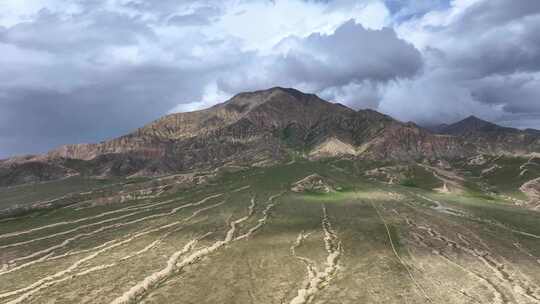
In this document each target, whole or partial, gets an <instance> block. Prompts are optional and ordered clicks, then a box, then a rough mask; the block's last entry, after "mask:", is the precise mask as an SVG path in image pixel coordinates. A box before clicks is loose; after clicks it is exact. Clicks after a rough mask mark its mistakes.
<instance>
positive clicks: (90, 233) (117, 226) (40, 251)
mask: <svg viewBox="0 0 540 304" xmlns="http://www.w3.org/2000/svg"><path fill="white" fill-rule="evenodd" d="M221 196H223V194H222V193H219V194H213V195H210V196H208V197H205V198H204V199H202V200H200V201H198V202H195V203H188V204H184V205H181V206H178V207H175V208H173V209H172V210H170V211H169V212H164V213H158V214H153V215H149V216H146V217H142V218H139V219H134V220H131V221H128V222H123V223H115V224H111V225H107V226H103V227H100V228H98V229H96V230H93V231H90V232H86V233H80V234H77V235H75V236H72V237H70V238H68V239H65V240H64V241H62V242H61V243H60V244H57V245H53V246H51V247H48V248H45V249H42V250H39V251H36V252H34V253H32V254H30V255H27V256H22V257H18V258H15V259H12V260H10V261H8V263H7V264H8V266H9V267H8V269H10V268H11V267H15V266H17V264H16V263H17V262H20V261H25V260H28V259H32V258H35V257H37V256H40V255H43V254H49V253H50V252H52V251H54V250H57V249H60V248H63V247H65V246H67V245H68V244H70V243H71V242H73V241H76V240H78V239H81V238H83V237H88V236H93V235H96V234H98V233H101V232H103V231H106V230H110V229H113V228H120V227H124V226H127V225H132V224H135V223H140V222H142V221H147V220H151V219H156V218H161V217H166V216H171V215H174V214H176V213H177V212H179V211H180V210H182V209H185V208H188V207H197V206H200V205H202V204H204V203H206V202H207V201H209V200H211V199H214V198H218V197H221ZM131 215H133V214H131ZM124 217H126V215H124V216H122V217H119V218H124ZM117 219H118V218H117ZM107 222H110V220H107ZM62 234H63V233H62ZM5 272H6V271H4V272H0V275H2V274H3V273H5Z"/></svg>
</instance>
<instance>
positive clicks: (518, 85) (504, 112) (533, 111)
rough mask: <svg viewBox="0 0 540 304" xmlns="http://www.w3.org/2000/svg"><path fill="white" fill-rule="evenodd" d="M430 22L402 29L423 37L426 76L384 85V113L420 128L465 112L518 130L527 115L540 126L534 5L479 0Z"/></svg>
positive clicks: (539, 49) (538, 24)
mask: <svg viewBox="0 0 540 304" xmlns="http://www.w3.org/2000/svg"><path fill="white" fill-rule="evenodd" d="M429 18H431V19H429ZM429 18H428V19H424V20H422V19H418V20H413V21H411V22H410V23H409V24H408V25H410V24H415V22H416V24H417V25H418V26H419V28H420V29H421V31H422V35H425V36H423V37H424V38H425V37H427V39H426V41H425V42H424V49H423V50H422V53H423V57H424V60H425V62H426V67H425V72H424V74H423V75H422V76H420V77H418V78H417V79H416V80H414V81H412V82H409V81H407V82H403V83H401V84H397V85H395V86H392V87H391V88H389V90H388V91H387V93H386V96H385V100H384V102H383V109H384V110H386V111H388V112H389V113H390V114H392V115H395V116H397V117H399V118H403V119H406V120H415V121H419V122H423V123H425V124H435V123H440V122H441V121H443V122H453V121H455V120H458V119H461V118H464V117H465V116H468V115H470V114H475V115H478V116H480V117H485V118H488V119H492V120H495V121H496V122H498V121H500V122H501V123H504V124H505V125H515V126H517V127H522V126H523V125H524V124H523V121H522V114H525V113H526V114H527V115H528V118H529V119H528V121H529V122H531V121H532V120H531V119H530V118H531V116H535V117H537V119H538V120H539V121H540V100H539V97H538V96H540V95H539V94H540V89H539V88H540V36H539V35H538V32H539V31H540V2H539V1H506V0H489V1H488V0H483V1H477V2H476V3H474V4H472V5H470V6H468V7H465V8H462V9H457V8H456V10H455V11H453V12H450V11H448V13H446V15H444V14H443V15H442V17H441V16H440V15H437V14H435V15H432V16H429ZM437 18H439V22H435V23H429V22H432V21H433V20H437ZM426 20H427V21H426ZM445 20H450V22H448V21H445ZM422 22H427V25H424V24H423V23H422ZM432 24H433V25H432ZM406 33H407V32H406ZM402 34H403V35H405V34H404V33H403V32H402ZM412 34H413V35H414V34H415V33H414V32H413V33H412ZM400 96H414V100H400V98H402V97H400ZM403 105H406V106H403ZM413 105H415V106H416V107H412V106H413ZM411 109H415V110H414V111H412V110H411ZM512 117H514V119H512ZM537 125H538V124H532V125H531V126H535V127H536V126H537Z"/></svg>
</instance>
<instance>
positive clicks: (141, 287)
mask: <svg viewBox="0 0 540 304" xmlns="http://www.w3.org/2000/svg"><path fill="white" fill-rule="evenodd" d="M254 208H255V199H252V200H251V204H250V205H249V207H248V212H247V215H245V216H244V217H241V218H240V219H237V220H235V221H232V222H231V223H230V224H229V230H228V231H227V232H226V234H225V238H224V239H223V240H219V241H216V242H214V243H213V244H212V245H210V246H206V247H203V248H201V249H199V250H197V251H195V252H193V253H191V254H189V255H187V256H186V257H184V258H183V259H181V260H180V257H181V256H182V255H184V254H185V253H187V252H188V251H186V250H184V249H185V248H184V249H183V250H180V251H177V252H175V253H173V254H172V255H171V256H170V257H169V259H168V262H167V266H166V267H165V268H163V269H161V270H160V271H157V272H155V273H153V274H151V275H149V276H147V277H146V278H144V279H143V280H142V281H140V282H139V283H137V284H136V285H135V286H133V287H131V288H130V289H129V290H128V291H126V292H124V294H122V295H121V296H120V297H118V298H116V299H114V300H113V301H112V302H111V304H123V303H132V302H135V301H137V300H139V299H140V298H142V297H144V296H145V295H146V294H147V293H148V292H149V291H151V290H152V289H154V288H156V286H157V285H159V284H160V283H162V282H164V281H165V280H167V279H168V278H170V277H171V276H172V275H174V274H175V273H178V272H180V271H182V270H183V269H184V268H185V267H187V266H189V265H192V264H194V263H196V262H198V261H200V260H201V259H202V258H203V257H205V256H207V255H210V254H211V253H213V252H215V251H217V250H218V249H220V248H221V247H223V246H225V245H227V244H229V243H231V242H232V241H234V234H235V232H236V229H237V226H238V225H240V224H241V223H243V222H245V221H247V220H248V219H249V218H250V217H251V216H252V215H253V214H254ZM205 236H206V235H205ZM190 249H191V248H190Z"/></svg>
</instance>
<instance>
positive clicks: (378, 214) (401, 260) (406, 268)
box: [369, 201, 433, 303]
mask: <svg viewBox="0 0 540 304" xmlns="http://www.w3.org/2000/svg"><path fill="white" fill-rule="evenodd" d="M369 203H370V204H371V206H372V207H373V209H375V211H376V213H377V216H378V217H379V219H380V220H381V222H382V223H383V225H384V228H385V229H386V234H387V236H388V240H389V241H390V246H391V247H392V251H393V253H394V255H395V257H396V259H397V260H398V261H399V263H400V264H401V265H402V266H403V268H405V270H406V271H407V274H408V275H409V278H410V279H411V281H412V282H413V284H414V285H415V286H416V288H417V291H418V293H419V295H420V296H422V297H423V298H425V299H426V301H428V302H430V303H433V300H432V299H431V297H430V296H428V295H427V293H426V291H425V290H424V288H423V287H422V285H420V283H418V281H417V280H416V278H415V277H414V275H413V274H412V272H411V270H410V269H409V266H408V265H407V264H406V263H405V262H404V261H403V259H402V258H401V257H400V256H399V254H398V252H397V250H396V247H395V245H394V241H393V239H392V234H391V233H390V228H388V224H387V223H386V221H385V220H384V217H383V216H382V214H381V212H380V211H379V209H378V208H377V207H376V206H375V204H374V203H373V202H372V201H369Z"/></svg>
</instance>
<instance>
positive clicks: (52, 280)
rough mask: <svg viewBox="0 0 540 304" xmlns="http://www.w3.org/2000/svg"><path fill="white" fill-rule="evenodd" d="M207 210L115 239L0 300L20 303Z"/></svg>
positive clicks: (200, 210)
mask: <svg viewBox="0 0 540 304" xmlns="http://www.w3.org/2000/svg"><path fill="white" fill-rule="evenodd" d="M199 202H200V201H199ZM199 202H198V203H199ZM194 204H197V203H194ZM221 204H222V203H219V204H216V205H214V207H217V206H218V205H221ZM209 209H211V208H210V207H205V208H201V209H199V210H196V211H194V212H193V213H192V215H191V216H189V217H187V218H185V219H183V220H180V221H176V222H173V223H169V224H166V225H162V226H160V227H157V228H153V229H150V230H146V231H143V232H139V233H136V234H131V235H128V236H127V238H126V239H124V240H119V239H115V240H111V241H108V242H106V243H105V245H104V246H102V248H101V249H99V250H98V251H96V252H94V253H92V254H90V255H88V256H86V257H84V258H82V259H79V260H77V261H76V262H74V263H73V264H72V265H71V266H69V267H68V268H66V269H64V270H62V271H59V272H57V273H55V274H52V275H49V276H46V277H44V278H42V279H40V280H38V281H36V282H35V283H33V284H30V285H29V286H27V287H24V288H20V289H17V290H14V291H10V292H4V293H1V294H0V300H1V299H5V298H9V297H12V296H15V295H18V294H21V293H22V295H21V296H19V297H18V298H17V299H15V300H13V301H10V302H8V303H10V304H15V303H21V302H22V301H24V300H26V299H27V298H29V297H30V296H32V295H33V294H34V293H36V292H38V291H40V290H42V289H45V288H48V287H50V286H52V285H54V284H56V283H59V282H62V281H65V280H67V279H65V278H64V276H68V279H69V278H70V277H72V276H71V275H72V273H73V272H74V271H75V270H77V269H78V268H79V266H81V265H82V264H84V263H86V262H88V261H90V260H92V259H94V258H96V257H97V256H99V255H101V254H102V253H104V252H107V251H109V250H112V249H114V248H116V247H118V246H121V245H125V244H128V243H130V242H131V241H133V240H135V239H137V238H140V237H142V236H145V235H148V234H150V233H155V232H159V231H162V230H165V229H168V228H172V227H175V226H179V225H181V224H183V223H185V222H187V221H188V220H191V219H193V218H194V217H195V216H197V215H198V214H200V213H201V212H203V211H206V210H209ZM114 265H115V264H114V263H112V265H111V266H114ZM101 266H103V265H101ZM111 266H107V267H111Z"/></svg>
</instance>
